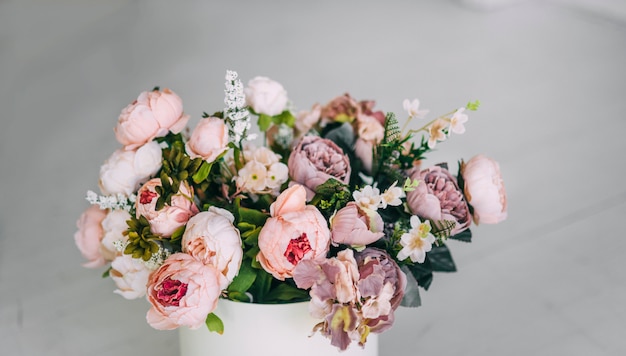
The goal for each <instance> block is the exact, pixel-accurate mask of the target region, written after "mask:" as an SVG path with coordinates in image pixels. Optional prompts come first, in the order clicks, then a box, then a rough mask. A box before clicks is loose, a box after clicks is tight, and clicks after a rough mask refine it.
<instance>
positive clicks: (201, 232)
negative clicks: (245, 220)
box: [181, 207, 243, 289]
mask: <svg viewBox="0 0 626 356" xmlns="http://www.w3.org/2000/svg"><path fill="white" fill-rule="evenodd" d="M234 220H235V218H234V216H233V215H232V214H231V213H230V212H229V211H228V210H224V209H220V208H216V207H210V208H209V211H203V212H200V213H198V214H196V215H195V216H193V217H192V218H191V219H189V221H188V222H187V227H186V228H185V233H184V234H183V239H182V242H181V245H182V248H183V252H186V253H188V254H190V255H191V256H193V257H195V258H196V259H198V260H199V261H202V262H203V263H204V264H208V265H212V266H213V267H215V268H216V269H217V270H218V271H219V272H220V273H222V274H223V275H224V277H225V278H224V282H225V284H224V285H222V286H221V287H222V289H224V288H226V287H228V284H230V282H232V280H233V278H235V276H236V275H237V273H239V267H240V266H241V260H242V258H243V249H242V247H241V238H240V236H239V230H238V229H237V228H235V226H233V221H234Z"/></svg>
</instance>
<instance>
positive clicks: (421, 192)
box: [406, 166, 471, 235]
mask: <svg viewBox="0 0 626 356" xmlns="http://www.w3.org/2000/svg"><path fill="white" fill-rule="evenodd" d="M416 179H417V180H419V184H418V185H417V188H415V190H414V191H411V192H408V193H407V196H406V201H407V204H408V205H409V208H410V209H411V212H412V213H413V214H415V215H418V216H419V217H422V218H425V219H432V220H452V221H454V222H455V223H456V225H455V227H454V228H453V229H452V232H451V235H456V234H458V233H459V232H461V231H464V230H466V229H467V228H468V227H469V225H470V222H471V216H470V213H469V208H468V206H467V203H466V202H465V198H464V197H463V193H462V192H461V190H460V189H459V186H458V185H457V183H456V179H454V177H453V176H452V174H450V172H448V170H447V169H445V168H442V167H440V166H433V167H430V168H426V169H424V170H422V171H421V172H418V171H415V172H414V173H413V174H412V175H411V180H416Z"/></svg>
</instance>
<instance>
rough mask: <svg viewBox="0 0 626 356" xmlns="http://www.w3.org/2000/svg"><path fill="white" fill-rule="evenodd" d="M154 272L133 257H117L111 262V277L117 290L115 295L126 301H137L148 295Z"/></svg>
mask: <svg viewBox="0 0 626 356" xmlns="http://www.w3.org/2000/svg"><path fill="white" fill-rule="evenodd" d="M151 272H152V271H151V270H150V269H149V268H148V267H147V266H146V264H145V263H144V261H143V260H141V259H139V258H133V257H132V256H131V255H120V256H117V257H116V258H115V259H114V260H113V262H111V271H110V272H109V275H110V276H111V279H113V282H115V285H116V286H117V289H116V290H115V291H114V293H117V294H119V295H121V296H122V297H124V298H126V299H137V298H141V297H143V296H144V295H146V288H147V284H148V278H149V277H150V273H151Z"/></svg>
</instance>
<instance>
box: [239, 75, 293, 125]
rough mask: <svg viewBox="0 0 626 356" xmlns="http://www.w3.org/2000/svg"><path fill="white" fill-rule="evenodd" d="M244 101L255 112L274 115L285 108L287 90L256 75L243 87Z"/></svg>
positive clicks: (272, 81)
mask: <svg viewBox="0 0 626 356" xmlns="http://www.w3.org/2000/svg"><path fill="white" fill-rule="evenodd" d="M244 93H245V94H246V103H247V104H248V106H250V107H251V108H252V109H253V110H254V112H256V113H257V114H265V115H268V116H275V115H278V114H280V113H282V112H283V111H284V110H285V109H286V108H287V101H288V99H287V92H286V91H285V89H284V88H283V86H282V85H281V84H280V83H278V82H276V81H274V80H271V79H269V78H267V77H256V78H254V79H252V80H250V81H249V82H248V86H247V87H246V88H245V89H244Z"/></svg>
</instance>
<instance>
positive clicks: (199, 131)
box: [185, 117, 228, 162]
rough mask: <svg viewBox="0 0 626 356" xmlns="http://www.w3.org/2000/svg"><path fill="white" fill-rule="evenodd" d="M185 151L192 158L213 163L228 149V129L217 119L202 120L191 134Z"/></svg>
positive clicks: (222, 121)
mask: <svg viewBox="0 0 626 356" xmlns="http://www.w3.org/2000/svg"><path fill="white" fill-rule="evenodd" d="M185 149H186V151H187V153H188V154H189V156H190V157H191V158H196V157H202V159H203V160H205V161H207V162H213V161H215V160H216V159H217V157H219V155H221V154H222V153H224V152H225V151H226V150H227V149H228V127H227V126H226V124H225V123H224V120H222V119H220V118H217V117H207V118H204V119H202V120H201V121H200V122H199V123H198V125H197V126H196V128H195V129H194V130H193V132H192V133H191V137H190V138H189V141H187V143H186V146H185Z"/></svg>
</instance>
